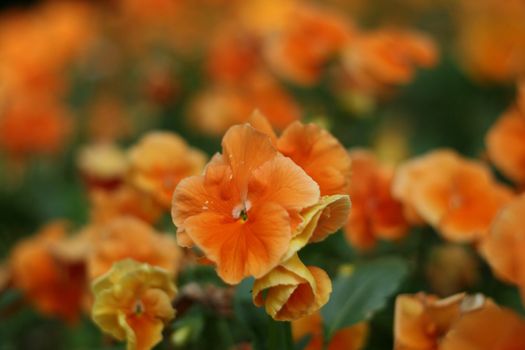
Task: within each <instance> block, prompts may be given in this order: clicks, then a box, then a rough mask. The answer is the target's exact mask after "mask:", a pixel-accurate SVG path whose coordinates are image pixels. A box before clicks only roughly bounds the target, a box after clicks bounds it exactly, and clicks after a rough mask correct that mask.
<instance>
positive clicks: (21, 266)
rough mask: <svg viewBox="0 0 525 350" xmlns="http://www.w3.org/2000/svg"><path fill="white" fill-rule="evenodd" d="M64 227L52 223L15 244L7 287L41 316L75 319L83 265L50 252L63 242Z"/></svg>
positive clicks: (80, 295)
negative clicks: (21, 293) (18, 290)
mask: <svg viewBox="0 0 525 350" xmlns="http://www.w3.org/2000/svg"><path fill="white" fill-rule="evenodd" d="M66 233H67V224H66V223H65V222H62V221H56V222H52V223H50V224H48V225H46V226H45V227H43V228H42V229H41V230H40V231H39V232H38V233H37V235H36V236H34V237H31V238H27V239H25V240H23V241H21V242H20V243H18V244H17V245H16V246H15V247H14V249H13V251H12V253H11V257H10V259H9V268H10V271H11V283H12V285H13V287H15V288H18V289H20V290H21V291H22V292H23V293H24V295H25V297H26V298H27V299H28V300H29V301H30V302H31V303H32V304H33V305H34V306H35V307H36V309H37V310H38V311H40V312H42V313H43V314H45V315H52V316H58V317H61V318H64V319H65V320H66V321H69V322H73V321H75V320H77V319H78V317H79V315H80V311H81V306H82V299H83V296H84V288H85V282H84V281H85V272H84V265H83V264H82V263H81V262H80V263H77V262H70V261H66V260H63V259H60V258H59V256H57V255H56V254H55V252H54V250H55V249H56V248H57V247H58V245H59V244H60V243H61V241H62V240H64V239H65V238H66Z"/></svg>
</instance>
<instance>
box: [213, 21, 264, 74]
mask: <svg viewBox="0 0 525 350" xmlns="http://www.w3.org/2000/svg"><path fill="white" fill-rule="evenodd" d="M259 46H260V41H259V38H258V37H257V36H255V35H252V34H251V33H250V32H249V31H247V30H246V29H245V28H242V27H241V28H225V29H224V30H221V31H219V32H218V33H217V34H215V36H214V38H213V39H212V42H211V47H210V49H209V51H208V58H207V62H206V68H207V71H208V74H209V76H210V78H211V79H212V80H213V81H214V82H217V83H225V84H241V83H242V81H243V79H245V78H246V76H248V75H250V74H252V73H253V72H254V71H255V70H257V69H258V68H259V67H260V65H261V57H260V56H261V55H260V47H259Z"/></svg>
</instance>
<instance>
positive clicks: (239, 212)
mask: <svg viewBox="0 0 525 350" xmlns="http://www.w3.org/2000/svg"><path fill="white" fill-rule="evenodd" d="M222 147H223V153H222V154H217V155H215V156H214V157H213V159H212V160H211V161H210V163H209V164H208V165H207V167H206V169H205V172H204V174H203V175H200V176H192V177H189V178H186V179H184V180H182V181H181V182H180V183H179V185H178V186H177V188H176V190H175V193H174V196H173V208H172V217H173V222H174V223H175V225H176V226H177V229H178V231H177V237H178V242H179V244H181V245H183V246H191V245H192V244H193V243H194V244H195V245H197V247H199V248H200V249H201V250H202V251H203V252H204V254H205V255H206V257H207V258H208V259H210V260H211V261H213V262H214V263H215V264H216V265H217V270H218V273H219V276H220V277H221V278H222V279H223V280H224V281H226V282H228V283H232V284H235V283H238V282H239V281H240V280H241V279H243V278H244V277H246V276H250V275H252V276H254V277H256V278H260V277H262V276H264V275H265V274H267V273H268V272H269V271H270V270H272V269H273V268H274V267H276V266H277V265H278V264H279V263H280V262H281V258H282V257H283V255H284V254H285V253H286V251H287V250H288V247H289V244H290V241H291V239H292V232H293V230H294V228H295V227H296V226H297V225H298V224H299V223H300V222H301V218H300V215H299V213H300V212H301V211H302V210H303V209H304V208H307V207H309V206H312V205H314V204H316V203H317V202H318V201H319V187H318V186H317V184H316V183H315V182H314V181H313V180H312V179H311V178H310V177H309V176H308V175H307V174H306V173H305V172H304V171H303V170H302V169H301V168H300V167H299V166H297V165H296V164H295V163H294V162H293V161H292V160H291V159H289V158H286V157H284V156H282V155H281V154H279V153H278V152H277V150H276V149H275V148H274V147H273V146H272V143H271V140H270V138H269V137H268V136H266V135H264V134H262V133H260V132H258V131H257V130H255V129H254V128H252V127H251V126H249V125H247V124H245V125H237V126H233V127H231V128H230V129H229V130H228V132H227V133H226V134H225V135H224V138H223V141H222Z"/></svg>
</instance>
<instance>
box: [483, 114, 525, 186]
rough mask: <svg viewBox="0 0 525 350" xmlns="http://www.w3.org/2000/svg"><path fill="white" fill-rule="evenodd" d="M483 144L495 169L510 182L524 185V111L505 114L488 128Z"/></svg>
mask: <svg viewBox="0 0 525 350" xmlns="http://www.w3.org/2000/svg"><path fill="white" fill-rule="evenodd" d="M485 143H486V145H487V152H488V155H489V158H490V160H491V161H492V162H493V163H494V164H495V165H496V167H498V169H500V170H501V172H502V173H503V174H505V175H506V176H508V177H509V178H510V179H511V180H513V181H515V182H517V183H520V184H523V183H525V109H523V110H520V109H518V108H516V107H513V108H511V109H509V110H508V111H507V112H505V113H504V114H503V115H502V116H501V117H500V118H499V119H498V120H497V121H496V123H495V124H494V125H493V126H492V127H491V128H490V130H489V132H488V134H487V136H486V138H485Z"/></svg>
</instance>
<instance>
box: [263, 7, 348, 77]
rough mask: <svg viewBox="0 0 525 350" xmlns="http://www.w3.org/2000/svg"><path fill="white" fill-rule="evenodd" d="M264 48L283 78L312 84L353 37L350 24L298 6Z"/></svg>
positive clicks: (328, 13) (323, 11)
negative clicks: (324, 67)
mask: <svg viewBox="0 0 525 350" xmlns="http://www.w3.org/2000/svg"><path fill="white" fill-rule="evenodd" d="M280 29H281V30H280V31H278V33H273V35H271V36H270V37H269V39H268V42H267V44H266V47H265V51H266V56H267V58H268V60H269V63H270V65H271V66H272V68H274V69H275V70H276V71H277V72H278V73H279V74H280V75H282V76H283V77H285V78H287V79H289V80H291V81H293V82H295V83H297V84H301V85H312V84H314V83H315V82H316V81H317V80H318V79H319V76H320V74H321V72H322V68H323V66H324V65H325V64H326V63H328V61H329V60H330V59H331V58H333V57H335V56H337V55H338V54H339V53H340V51H341V49H342V48H343V47H344V45H345V43H346V42H347V41H348V40H349V39H350V37H351V36H352V25H351V24H350V22H349V21H347V20H345V19H344V18H342V17H340V16H338V14H336V13H332V12H330V11H328V10H325V9H321V8H316V7H313V6H308V5H304V4H298V5H297V6H294V7H293V9H292V10H291V11H289V13H288V16H287V19H286V21H284V26H283V27H282V28H280Z"/></svg>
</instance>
